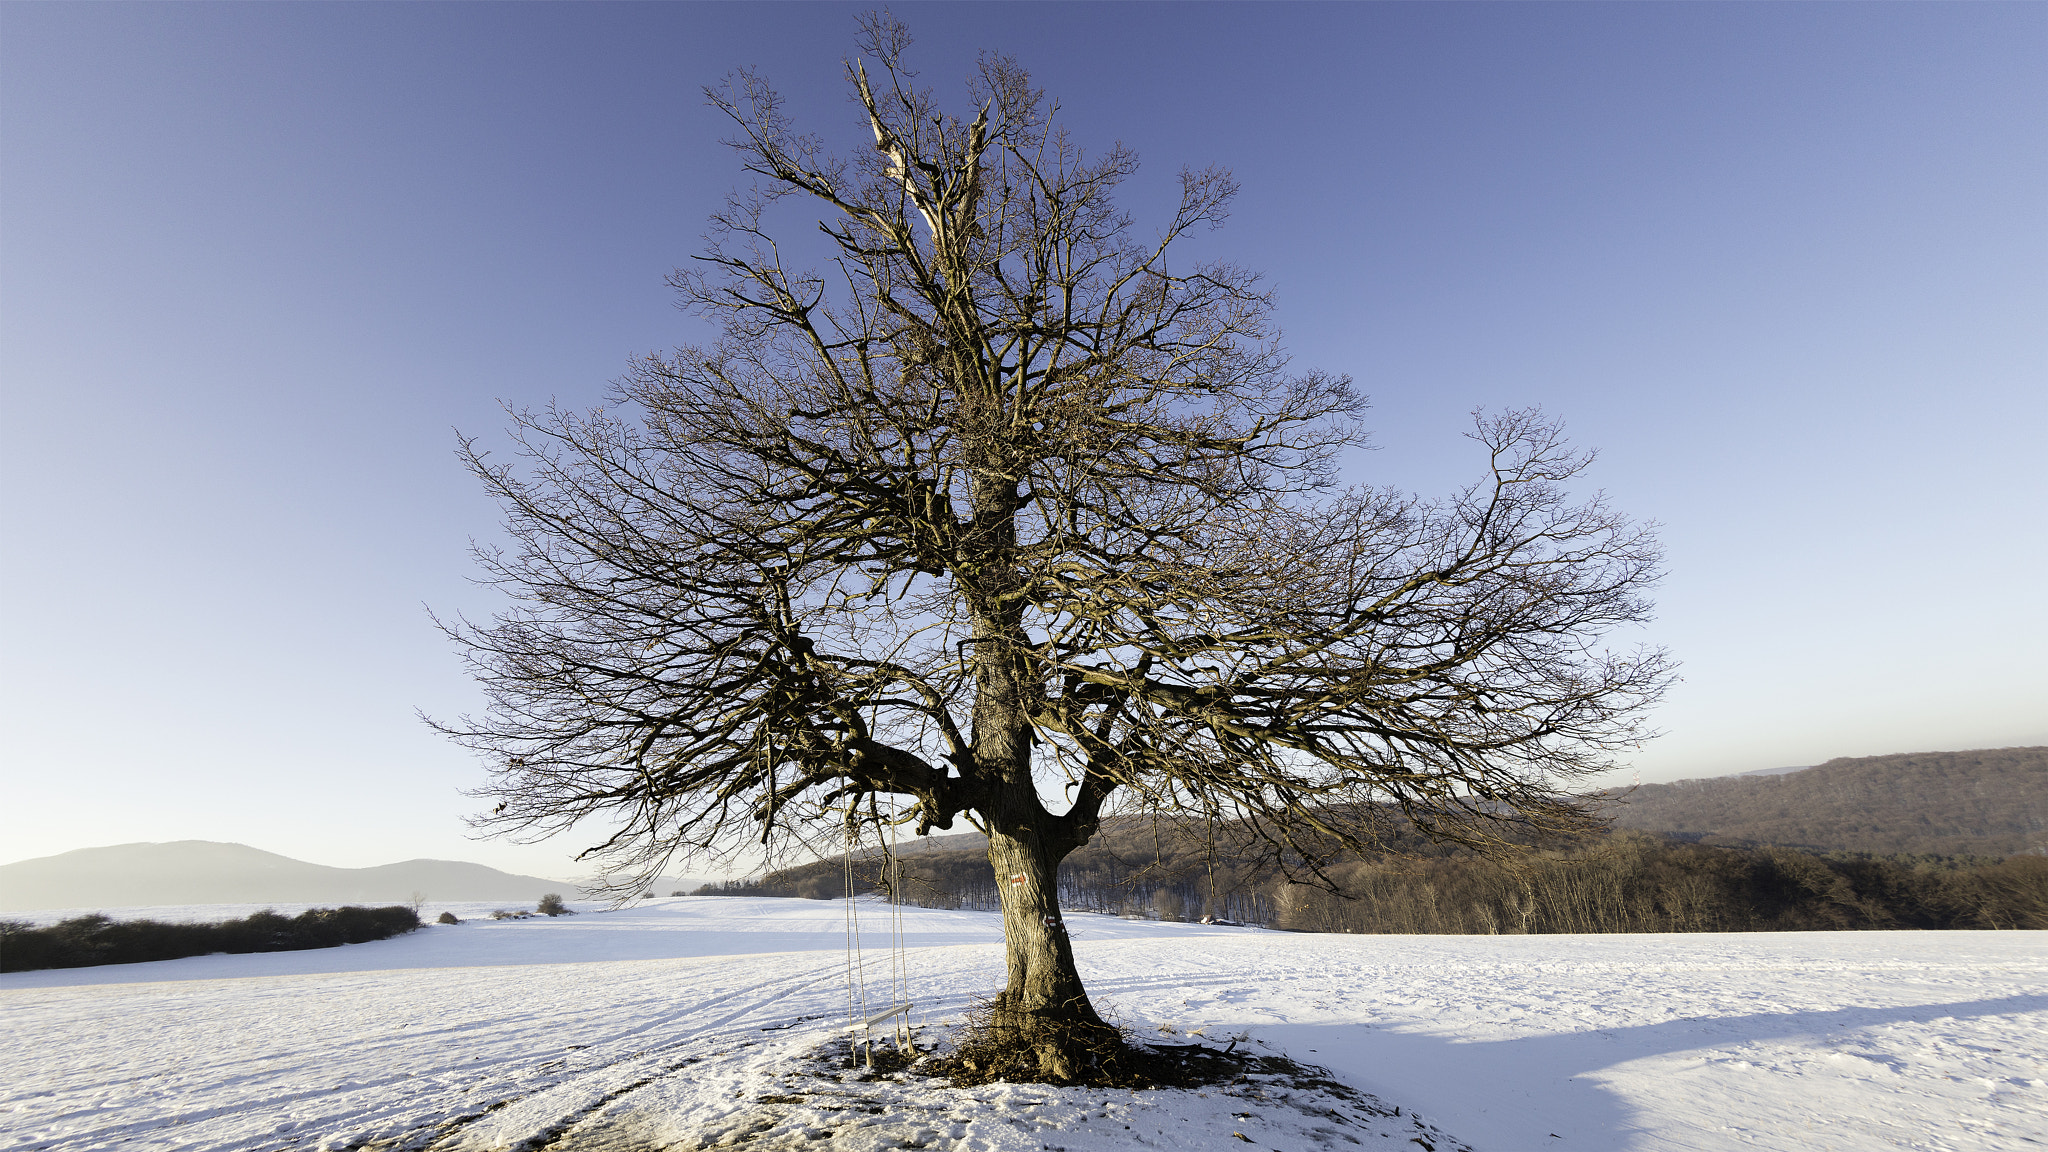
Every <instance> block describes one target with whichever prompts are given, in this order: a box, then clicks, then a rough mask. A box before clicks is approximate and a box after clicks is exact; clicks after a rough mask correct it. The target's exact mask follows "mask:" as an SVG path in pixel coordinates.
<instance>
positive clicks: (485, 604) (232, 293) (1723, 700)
mask: <svg viewBox="0 0 2048 1152" xmlns="http://www.w3.org/2000/svg"><path fill="white" fill-rule="evenodd" d="M859 11H860V8H859V7H857V6H851V5H815V6H814V5H797V4H789V5H755V6H716V5H679V4H678V5H661V4H639V5H576V6H568V5H560V6H557V5H514V6H494V5H432V6H429V5H363V4H351V5H320V4H303V5H209V4H184V5H146V6H132V5H121V4H100V5H47V4H22V3H16V4H10V5H6V6H0V387H4V400H0V403H4V407H0V455H4V459H0V468H4V469H5V475H4V496H0V518H4V519H0V545H4V566H0V579H4V584H0V593H4V607H0V613H4V615H0V644H4V652H5V664H4V673H0V674H4V677H5V682H4V686H0V688H4V696H0V698H4V707H5V715H4V720H5V732H6V735H5V736H4V740H5V745H4V756H5V761H6V763H5V768H4V771H5V773H6V780H5V798H6V803H5V804H4V806H0V807H4V814H0V844H4V847H0V857H5V858H6V859H9V860H11V859H20V858H26V857H31V856H40V855H47V854H50V853H54V852H61V851H66V850H69V849H72V848H79V847H85V846H89V845H96V844H108V843H118V842H125V841H134V840H170V839H187V838H193V839H214V840H236V841H242V842H245V843H250V844H254V845H257V846H258V847H262V848H266V849H270V850H272V851H279V852H284V853H286V854H288V855H294V856H298V857H301V858H304V859H310V860H316V861H319V862H322V863H330V864H340V865H368V864H376V863H383V862H386V861H389V860H394V859H400V858H405V857H411V856H422V855H424V856H439V857H454V858H466V859H475V860H479V861H482V862H485V863H491V864H494V865H497V866H500V867H505V868H509V869H513V870H516V871H523V872H532V873H538V874H542V875H567V874H570V873H572V872H574V871H575V867H574V866H573V865H571V864H570V863H569V862H568V860H567V857H568V855H569V854H570V852H571V851H573V849H574V848H575V847H580V844H579V845H571V844H563V843H559V842H558V843H554V844H548V845H541V846H535V847H525V848H522V847H516V846H510V845H505V844H500V843H495V842H487V843H473V842H470V841H468V840H466V839H465V838H464V837H465V830H464V828H463V826H462V823H461V816H462V815H463V814H464V813H466V812H469V811H471V810H472V807H473V805H474V802H473V801H471V800H469V799H467V798H465V797H463V796H462V795H461V794H460V790H461V789H463V788H465V787H474V786H475V785H476V784H478V783H479V782H480V780H481V775H480V769H479V768H478V766H477V765H476V764H475V763H474V762H472V761H471V760H470V759H469V758H468V757H467V755H466V754H465V753H463V752H461V751H460V750H458V749H456V748H454V747H452V746H450V745H448V744H446V743H445V742H443V741H441V740H440V739H439V738H437V737H436V736H434V735H433V734H432V733H431V732H429V731H428V730H427V729H426V728H425V727H424V726H423V725H422V724H421V723H420V722H419V721H418V719H417V718H416V717H415V715H414V710H415V709H424V710H426V711H428V712H432V713H438V714H453V713H458V712H461V711H463V710H464V709H465V708H469V707H472V706H473V705H474V702H475V700H476V694H475V692H474V690H473V689H472V687H471V686H470V685H469V683H468V682H467V681H466V680H465V678H464V675H463V672H462V669H461V667H460V666H459V664H458V663H457V660H456V658H455V655H454V653H453V652H452V651H451V650H450V648H449V647H448V645H447V644H446V642H445V641H444V640H443V639H442V638H441V637H440V636H439V635H438V634H437V633H436V632H434V631H433V629H432V628H431V626H430V625H429V622H428V620H427V618H426V614H425V608H424V606H428V605H430V606H432V607H433V608H435V609H436V610H441V611H461V610H467V611H470V612H472V613H479V614H480V613H488V612H489V611H490V609H491V607H492V604H493V601H492V600H491V598H490V596H489V595H487V594H486V593H484V592H483V591H481V590H478V589H476V588H474V587H472V586H471V585H469V584H468V582H467V580H468V577H469V576H470V575H471V571H472V570H471V568H470V565H469V563H468V561H467V558H466V549H467V546H468V541H469V540H470V538H471V537H477V538H482V539H489V538H490V537H491V536H492V535H493V533H494V531H495V524H496V513H495V510H494V509H493V507H492V506H491V505H490V504H489V503H488V502H487V501H485V500H484V499H483V497H482V496H481V494H480V492H479V491H478V489H477V487H476V485H475V484H474V482H473V481H472V480H471V479H470V478H469V477H468V476H467V474H466V473H464V472H463V471H462V470H461V469H460V468H459V467H458V466H457V464H456V462H455V458H454V454H453V447H454V437H455V432H454V429H457V428H459V429H462V430H463V431H466V432H471V433H477V434H481V435H483V436H484V437H485V438H486V439H487V440H488V439H490V438H491V437H493V436H496V435H497V434H498V432H499V430H500V429H501V428H502V426H503V424H504V420H503V418H502V415H501V414H500V412H499V411H498V408H497V404H498V402H499V401H500V400H509V401H513V402H516V403H522V404H538V403H545V402H547V401H548V400H550V399H557V400H559V401H561V402H563V403H565V404H570V405H580V404H585V403H589V402H593V401H595V400H596V399H598V398H599V397H600V396H601V395H602V394H603V392H604V390H605V388H606V385H607V382H608V381H610V380H611V379H613V378H615V377H617V376H618V375H619V374H620V372H621V371H622V369H623V367H624V366H625V363H626V361H627V359H628V358H629V357H631V356H633V355H635V354H639V353H644V352H649V351H653V350H657V349H662V348H666V347H669V346H671V345H674V344H676V343H679V342H682V341H686V340H690V339H693V338H695V337H696V336H698V335H699V334H700V333H699V330H698V328H697V322H696V321H694V320H693V319H692V318H690V317H689V316H687V315H685V314H683V313H681V312H679V311H678V310H676V308H675V307H674V306H673V302H672V298H671V296H670V294H669V292H668V290H667V289H666V288H665V287H664V286H663V277H664V276H665V275H666V274H667V272H668V271H669V270H670V269H672V268H674V267H676V266H677V265H679V264H682V263H684V262H685V261H686V260H687V259H688V257H689V256H690V254H691V253H692V252H693V251H695V250H696V249H697V247H698V244H699V240H698V237H699V236H700V234H701V232H702V230H703V226H704V219H705V216H706V215H707V214H708V213H709V212H710V211H712V210H713V209H714V208H715V207H716V206H717V205H718V203H719V202H720V200H721V199H722V197H723V196H724V194H725V193H726V191H727V190H728V189H730V188H731V187H732V186H733V185H734V183H735V182H736V181H737V179H738V177H739V173H738V172H737V168H736V164H735V162H734V160H733V158H732V156H731V154H730V153H729V152H727V151H726V150H724V149H723V148H721V147H719V145H718V144H717V140H718V138H719V137H720V135H721V134H722V131H723V130H722V129H721V127H720V125H719V124H718V123H717V121H716V119H715V117H714V114H713V113H712V112H711V110H710V109H708V108H706V107H705V106H704V102H703V98H702V95H701V88H702V87H703V85H705V84H708V83H714V82H716V81H717V80H718V78H719V77H720V76H721V75H723V74H724V73H725V72H727V71H729V70H730V69H733V68H735V67H740V66H754V67H758V68H759V69H761V70H762V71H763V72H764V73H766V74H767V75H768V76H769V77H770V78H771V79H772V80H773V81H774V82H775V83H776V84H777V86H778V87H779V88H780V89H781V90H782V91H783V92H784V93H785V95H786V96H787V97H788V98H789V100H790V104H791V106H792V109H793V111H794V112H795V114H796V115H797V116H798V118H799V119H800V121H801V122H802V123H803V124H805V125H806V126H808V127H810V128H812V129H813V130H815V131H817V132H818V133H820V134H822V135H823V136H824V137H825V138H826V139H827V140H828V141H834V142H838V143H840V145H841V146H842V147H846V148H851V147H858V146H859V145H860V139H859V132H860V125H859V123H858V120H857V119H856V117H855V115H854V110H853V108H852V107H851V106H850V105H849V104H848V102H847V100H846V88H845V84H844V79H843V70H842V61H843V60H844V59H846V58H847V56H848V55H849V54H850V53H851V51H852V48H853V33H854V19H855V16H856V15H857V13H858V12H859ZM896 11H897V12H898V13H899V14H900V15H902V16H904V17H905V18H906V19H907V20H908V21H909V22H910V24H911V26H912V29H913V31H914V32H915V34H916V35H917V37H918V46H917V48H916V50H915V60H916V62H917V63H918V65H919V67H920V68H921V70H922V74H923V79H924V80H926V81H927V82H929V83H931V84H933V85H934V86H935V87H936V88H937V90H938V91H939V92H940V93H941V94H945V95H951V94H957V93H960V92H961V91H962V87H961V81H962V80H963V79H964V78H965V76H966V75H967V72H968V69H969V66H970V65H971V63H972V61H973V58H974V55H975V53H976V52H978V51H980V50H983V49H994V50H998V51H1003V52H1008V53H1011V54H1013V55H1015V56H1016V57H1018V58H1019V59H1020V61H1021V62H1022V63H1023V64H1024V65H1025V66H1026V67H1028V68H1030V69H1031V70H1032V72H1033V74H1034V76H1035V77H1036V78H1037V80H1038V81H1039V82H1040V83H1041V84H1042V85H1043V86H1044V87H1045V89H1046V90H1047V92H1048V93H1049V94H1050V95H1051V96H1052V97H1054V98H1056V99H1057V100H1058V101H1059V102H1060V106H1061V110H1062V115H1063V117H1064V118H1065V119H1066V120H1067V122H1068V123H1069V125H1070V126H1071V127H1072V129H1073V131H1074V132H1075V133H1076V135H1077V137H1078V138H1079V139H1080V140H1081V141H1082V142H1083V143H1084V144H1086V145H1089V146H1091V147H1098V148H1099V147H1104V146H1107V145H1108V144H1110V143H1112V142H1113V141H1117V140H1122V141H1124V142H1126V143H1129V144H1130V145H1132V146H1133V147H1135V148H1136V149H1137V150H1138V151H1139V153H1140V155H1141V156H1142V157H1143V159H1144V160H1145V162H1146V165H1147V167H1146V169H1145V170H1144V172H1143V173H1142V174H1141V175H1140V177H1139V178H1138V179H1136V180H1135V181H1133V182H1132V183H1131V184H1130V185H1128V186H1127V191H1126V198H1125V202H1126V203H1127V204H1128V206H1129V207H1130V208H1131V209H1132V210H1133V211H1134V212H1135V213H1136V215H1137V216H1138V218H1139V221H1140V224H1141V226H1143V225H1144V223H1145V222H1146V221H1147V220H1149V219H1155V218H1157V216H1158V214H1159V213H1160V212H1162V211H1164V210H1165V208H1166V207H1167V206H1168V205H1169V199H1168V198H1169V196H1170V194H1171V192H1172V189H1173V183H1172V180H1173V175H1174V173H1175V172H1176V171H1177V170H1178V169H1179V168H1180V167H1182V166H1183V165H1191V166H1196V167H1200V166H1204V165H1208V164H1219V165H1222V166H1225V167H1228V168H1231V169H1232V170H1234V171H1235V173H1236V174H1237V177H1238V179H1239V182H1240V183H1241V184H1242V186H1243V194H1242V196H1241V198H1240V199H1239V201H1238V205H1237V208H1236V211H1235V213H1234V215H1233V218H1232V221H1231V224H1230V226H1229V227H1228V228H1227V229H1225V230H1224V231H1222V232H1219V233H1216V234H1214V235H1212V236H1205V237H1203V238H1202V239H1201V241H1200V243H1201V245H1202V250H1203V252H1204V253H1206V254H1217V255H1227V256H1229V257H1231V258H1232V259H1234V260H1236V261H1238V262H1240V263H1243V264H1245V265H1248V266H1251V267H1255V268H1259V269H1262V270H1263V271H1264V272H1265V274H1266V276H1267V281H1268V283H1269V284H1270V285H1271V286H1272V288H1273V289H1274V291H1275V292H1276V294H1277V298H1278V304H1279V319H1280V321H1281V323H1282V325H1283V326H1284V328H1285V330H1286V332H1287V338H1288V343H1289V345H1290V347H1291V349H1292V350H1293V352H1294V354H1295V357H1296V361H1297V363H1299V364H1301V365H1303V366H1318V367H1323V368H1328V369H1332V370H1337V371H1343V372H1348V373H1350V374H1352V375H1353V376H1354V377H1356V378H1357V379H1358V381H1359V382H1360V384H1361V386H1362V387H1363V389H1364V390H1365V391H1367V392H1368V393H1370V394H1371V395H1372V396H1373V398H1374V405H1375V406H1374V408H1373V411H1372V413H1371V423H1372V424H1373V426H1374V428H1375V432H1376V436H1377V440H1378V443H1379V445H1380V448H1379V450H1378V451H1376V452H1372V453H1369V454H1365V455H1362V456H1361V457H1359V458H1358V459H1357V460H1355V461H1354V462H1353V464H1352V478H1353V479H1355V480H1356V481H1358V482H1360V483H1367V484H1385V483H1392V484H1398V485H1401V486H1405V487H1409V488H1413V489H1416V490H1419V491H1423V492H1445V491H1447V490H1449V489H1451V488H1453V487H1455V486H1457V485H1459V484H1461V483H1463V482H1465V481H1466V480H1468V479H1470V478H1472V477H1473V476H1474V475H1475V469H1476V467H1477V465H1478V460H1477V458H1476V457H1475V456H1474V455H1473V453H1472V451H1471V450H1470V446H1469V445H1467V444H1466V442H1465V441H1463V440H1462V439H1461V438H1460V432H1461V431H1462V430H1463V429H1464V427H1465V426H1466V413H1468V412H1469V411H1470V410H1471V409H1472V408H1474V407H1475V406H1479V405H1485V406H1489V407H1495V408H1498V407H1504V406H1523V405H1531V404H1540V405H1542V406H1543V407H1544V408H1545V409H1547V410H1548V411H1550V412H1552V413H1554V414H1556V415H1558V416H1561V417H1562V418H1563V419H1564V420H1565V421H1566V422H1567V423H1568V425H1569V426H1570V428H1571V430H1572V432H1573V435H1574V437H1575V439H1576V440H1577V441H1578V442H1580V443H1583V444H1588V445H1593V446H1597V447H1598V448H1600V449H1601V452H1602V458H1601V463H1600V464H1599V465H1598V467H1597V468H1596V470H1595V472H1594V473H1593V477H1592V479H1593V482H1594V483H1596V484H1598V485H1600V486H1602V487H1604V488H1605V489H1606V490H1607V491H1608V493H1609V494H1610V496H1611V497H1612V499H1613V500H1614V502H1615V503H1616V504H1617V505H1618V506H1620V507H1621V508H1623V509H1626V510H1628V511H1630V512H1631V513H1633V514H1635V515H1638V516H1641V517H1644V518H1647V519H1653V520H1657V521H1659V522H1661V523H1662V524H1663V525H1664V526H1665V527H1664V536H1665V540H1666V543H1667V546H1668V550H1669V566H1670V576H1669V577H1668V579H1667V580H1666V581H1665V583H1664V585H1663V588H1662V591H1661V592H1660V594H1659V604H1660V613H1659V618H1658V620H1657V622H1656V623H1655V624H1654V625H1653V626H1652V627H1650V628H1648V629H1646V630H1645V633H1644V637H1643V638H1645V639H1647V640H1650V641H1652V642H1655V643H1661V644H1664V645H1667V646H1669V647H1670V648H1672V649H1673V650H1674V652H1675V653H1676V654H1677V655H1678V657H1679V658H1680V659H1681V660H1682V661H1683V662H1684V665H1685V667H1684V676H1685V679H1684V681H1683V682H1682V683H1681V684H1680V685H1679V686H1678V687H1677V688H1676V689H1675V690H1674V691H1673V692H1672V694H1671V696H1670V699H1669V700H1668V702H1667V703H1666V704H1665V705H1664V706H1663V708H1662V709H1661V711H1660V713H1659V715H1658V722H1659V724H1660V726H1661V727H1662V728H1663V729H1664V730H1665V732H1666V735H1665V736H1664V737H1663V738H1661V739H1660V740H1658V741H1656V742H1655V743H1653V744H1652V745H1650V746H1649V747H1648V748H1646V749H1645V750H1644V752H1643V753H1642V754H1641V755H1640V756H1639V757H1637V758H1636V759H1635V760H1634V762H1633V763H1632V765H1631V766H1630V768H1629V769H1626V770H1624V771H1623V772H1622V773H1621V774H1620V777H1621V778H1622V779H1624V780H1625V779H1627V778H1628V777H1629V776H1630V775H1632V774H1633V773H1634V772H1636V771H1639V772H1640V774H1641V778H1642V779H1644V780H1663V779H1672V778H1676V777H1681V776H1696V775H1713V774H1720V773H1725V772H1734V771H1743V770H1748V769H1753V768H1766V767H1773V766H1778V765H1786V764H1801V763H1814V762H1818V761H1819V760H1823V759H1826V758H1828V757H1831V756H1838V755H1867V754H1876V753H1884V752H1894V751H1912V750H1928V749H1953V748H1973V747H1991V746H2004V745H2014V744H2039V743H2048V672H2044V670H2043V662H2042V660H2041V658H2040V653H2041V651H2042V648H2043V645H2044V641H2048V608H2044V606H2043V604H2044V596H2043V577H2042V573H2043V571H2044V570H2048V529H2044V524H2048V515H2044V514H2043V509H2044V508H2048V482H2044V480H2043V475H2042V461H2043V458H2044V453H2043V451H2042V448H2041V439H2042V434H2043V429H2048V335H2044V330H2043V322H2044V318H2048V70H2044V69H2042V68H2041V67H2040V61H2041V59H2042V58H2043V49H2044V48H2048V7H2044V6H2041V5H2017V4H2014V5H1925V6H1920V5H1911V6H1908V5H1878V4H1866V5H1810V6H1808V5H1770V6H1765V5H1719V6H1692V5H1654V6H1652V5H1642V6H1612V5H1567V6H1545V5H1515V6H1494V5H1385V6H1376V5H1316V6H1263V5H1187V6H1163V5H1148V4H1121V5H1102V6H1097V5H1057V4H1035V5H1014V6H1012V5H998V4H990V5H957V6H924V5H908V6H898V7H897V8H896Z"/></svg>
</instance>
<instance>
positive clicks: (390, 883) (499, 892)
mask: <svg viewBox="0 0 2048 1152" xmlns="http://www.w3.org/2000/svg"><path fill="white" fill-rule="evenodd" d="M573 887H574V885H573V884H572V883H571V882H568V881H563V880H548V879H544V878H542V877H538V876H519V875H515V874H513V873H510V872H501V871H499V870H498V869H496V868H491V867H488V866H486V865H483V864H471V863H468V862H466V861H461V860H434V859H429V858H425V857H421V858H418V859H413V860H401V861H399V862H397V863H394V864H379V865H374V866H372V867H368V868H335V867H331V866H329V865H325V864H312V863H308V862H306V861H304V860H295V859H293V858H291V857H289V856H283V855H279V854H278V853H275V852H266V851H264V850H263V849H260V848H252V847H250V846H248V845H246V844H235V843H228V842H224V841H218V840H171V841H138V842H135V843H131V844H110V845H104V846H101V847H96V848H79V849H75V850H73V851H70V852H61V853H58V854H57V855H54V856H39V857H36V858H35V859H31V860H18V861H16V862H14V863H12V864H4V865H0V911H5V912H26V911H37V910H42V909H49V908H88V907H108V908H134V907H147V906H151V905H178V904H263V903H319V902H326V901H334V902H337V903H339V902H351V903H361V902H366V901H376V902H384V903H403V902H406V901H409V900H410V899H412V897H413V894H414V893H416V892H417V893H423V894H424V895H425V896H426V897H427V898H428V899H431V900H444V901H445V900H518V901H522V902H530V901H533V900H538V899H539V898H540V897H541V896H542V895H544V894H545V893H548V892H561V891H564V890H565V889H573Z"/></svg>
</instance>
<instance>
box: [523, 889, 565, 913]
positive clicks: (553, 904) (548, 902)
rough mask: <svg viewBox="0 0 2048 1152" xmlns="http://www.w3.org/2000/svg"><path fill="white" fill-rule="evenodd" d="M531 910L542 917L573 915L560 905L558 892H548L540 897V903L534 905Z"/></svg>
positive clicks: (562, 904)
mask: <svg viewBox="0 0 2048 1152" xmlns="http://www.w3.org/2000/svg"><path fill="white" fill-rule="evenodd" d="M533 910H534V911H536V912H538V913H540V914H541V915H543V916H561V915H565V914H567V915H574V913H571V912H569V906H568V905H567V904H564V903H562V896H561V894H560V893H558V892H550V893H548V894H547V895H545V896H543V897H541V898H540V903H539V904H537V905H535V906H534V909H533Z"/></svg>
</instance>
